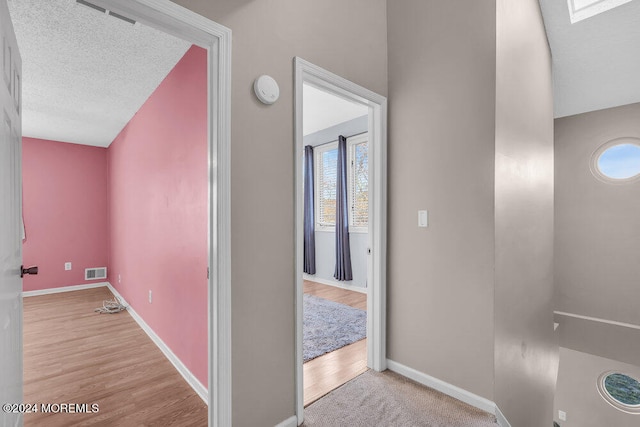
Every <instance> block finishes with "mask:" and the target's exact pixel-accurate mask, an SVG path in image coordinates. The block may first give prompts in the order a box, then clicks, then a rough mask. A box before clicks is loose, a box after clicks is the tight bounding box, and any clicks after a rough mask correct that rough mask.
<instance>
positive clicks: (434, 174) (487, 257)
mask: <svg viewBox="0 0 640 427" xmlns="http://www.w3.org/2000/svg"><path fill="white" fill-rule="evenodd" d="M387 13H388V33H389V39H388V49H389V163H388V168H389V178H388V179H389V182H388V185H389V187H388V195H389V200H388V228H389V233H388V252H387V253H388V282H387V283H388V302H387V307H388V314H387V319H388V325H387V328H388V332H387V356H388V357H389V358H390V359H392V360H394V361H396V362H399V363H402V364H404V365H407V366H409V367H411V368H414V369H416V370H418V371H421V372H424V373H427V374H429V375H432V376H434V377H436V378H439V379H441V380H444V381H446V382H448V383H451V384H454V385H456V386H458V387H462V388H464V389H466V390H469V391H471V392H473V393H476V394H478V395H480V396H483V397H485V398H488V399H491V400H492V399H493V349H494V342H493V265H494V262H493V259H494V253H493V247H494V246H493V242H494V234H493V230H494V229H493V221H494V200H493V192H494V153H495V151H494V145H495V133H494V129H495V108H494V106H495V104H494V101H495V44H496V40H495V30H496V29H495V24H496V10H495V0H467V1H442V0H394V1H389V2H388V5H387ZM420 209H428V210H429V227H428V228H418V225H417V211H418V210H420Z"/></svg>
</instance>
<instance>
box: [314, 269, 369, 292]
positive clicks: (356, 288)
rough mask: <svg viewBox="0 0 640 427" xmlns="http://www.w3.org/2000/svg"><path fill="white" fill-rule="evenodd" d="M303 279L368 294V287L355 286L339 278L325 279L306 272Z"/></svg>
mask: <svg viewBox="0 0 640 427" xmlns="http://www.w3.org/2000/svg"><path fill="white" fill-rule="evenodd" d="M302 279H303V280H308V281H309V282H316V283H320V284H321V285H327V286H333V287H336V288H340V289H346V290H347V291H354V292H360V293H361V294H368V293H369V292H368V291H367V288H361V287H360V286H353V285H349V284H346V283H341V282H338V281H337V280H331V279H323V278H321V277H316V276H313V275H311V274H307V273H304V274H303V275H302Z"/></svg>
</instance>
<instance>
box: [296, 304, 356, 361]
mask: <svg viewBox="0 0 640 427" xmlns="http://www.w3.org/2000/svg"><path fill="white" fill-rule="evenodd" d="M303 313H304V319H303V325H302V331H303V335H304V337H303V359H304V361H305V362H307V361H309V360H311V359H314V358H316V357H318V356H322V355H323V354H325V353H329V352H331V351H334V350H337V349H339V348H341V347H344V346H345V345H348V344H351V343H354V342H356V341H360V340H361V339H363V338H365V337H366V336H367V312H366V311H364V310H360V309H357V308H353V307H350V306H348V305H344V304H340V303H337V302H333V301H329V300H326V299H324V298H319V297H316V296H313V295H307V294H305V295H304V310H303Z"/></svg>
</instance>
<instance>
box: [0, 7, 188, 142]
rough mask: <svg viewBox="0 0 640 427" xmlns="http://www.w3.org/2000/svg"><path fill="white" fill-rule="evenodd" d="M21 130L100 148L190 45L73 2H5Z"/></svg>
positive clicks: (130, 116)
mask: <svg viewBox="0 0 640 427" xmlns="http://www.w3.org/2000/svg"><path fill="white" fill-rule="evenodd" d="M8 5H9V10H10V12H11V18H12V21H13V25H14V27H15V31H16V36H17V38H18V45H19V48H20V53H21V55H22V73H23V89H22V90H23V95H22V98H23V114H22V116H23V118H22V120H23V124H22V129H23V135H24V136H30V137H34V138H43V139H50V140H55V141H64V142H72V143H76V144H86V145H95V146H100V147H106V146H108V145H109V144H111V142H112V141H113V140H114V139H115V137H116V136H117V135H118V133H120V131H121V130H122V129H123V128H124V126H125V125H126V124H127V123H128V122H129V120H130V119H131V118H132V117H133V115H134V114H135V113H136V112H137V111H138V109H139V108H140V107H141V106H142V104H144V102H145V101H146V100H147V98H148V97H149V95H151V93H153V91H154V90H155V89H156V88H157V87H158V85H159V84H160V82H162V80H163V79H164V78H165V77H166V75H167V74H168V73H169V71H171V69H173V67H174V66H175V64H176V63H177V62H178V61H179V60H180V58H182V56H183V55H184V54H185V52H186V51H187V49H189V47H190V46H191V44H190V43H187V42H185V41H183V40H180V39H177V38H175V37H173V36H169V35H167V34H165V33H162V32H159V31H157V30H155V29H152V28H150V27H146V26H143V25H141V24H139V23H137V24H135V25H132V24H130V23H127V22H124V21H122V20H120V19H118V18H115V17H112V16H109V15H106V14H104V13H100V12H99V11H96V10H93V9H90V8H88V7H87V6H83V5H79V4H76V2H75V1H74V0H46V1H43V0H9V1H8Z"/></svg>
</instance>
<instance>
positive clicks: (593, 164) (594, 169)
mask: <svg viewBox="0 0 640 427" xmlns="http://www.w3.org/2000/svg"><path fill="white" fill-rule="evenodd" d="M626 144H631V145H635V146H637V147H640V138H635V137H623V138H616V139H612V140H610V141H607V142H605V143H604V144H602V145H601V146H600V147H598V149H597V150H596V151H594V152H593V154H592V155H591V161H590V164H589V166H590V169H591V173H592V174H593V176H595V177H596V178H597V179H598V180H600V181H602V182H604V183H606V184H615V185H624V184H631V183H634V182H638V181H640V173H637V174H636V175H634V176H632V177H629V178H611V177H610V176H608V175H605V174H604V173H603V172H602V171H601V170H600V166H599V165H598V163H599V161H600V156H602V155H603V154H604V152H605V151H607V150H608V149H610V148H612V147H615V146H618V145H626Z"/></svg>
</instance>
